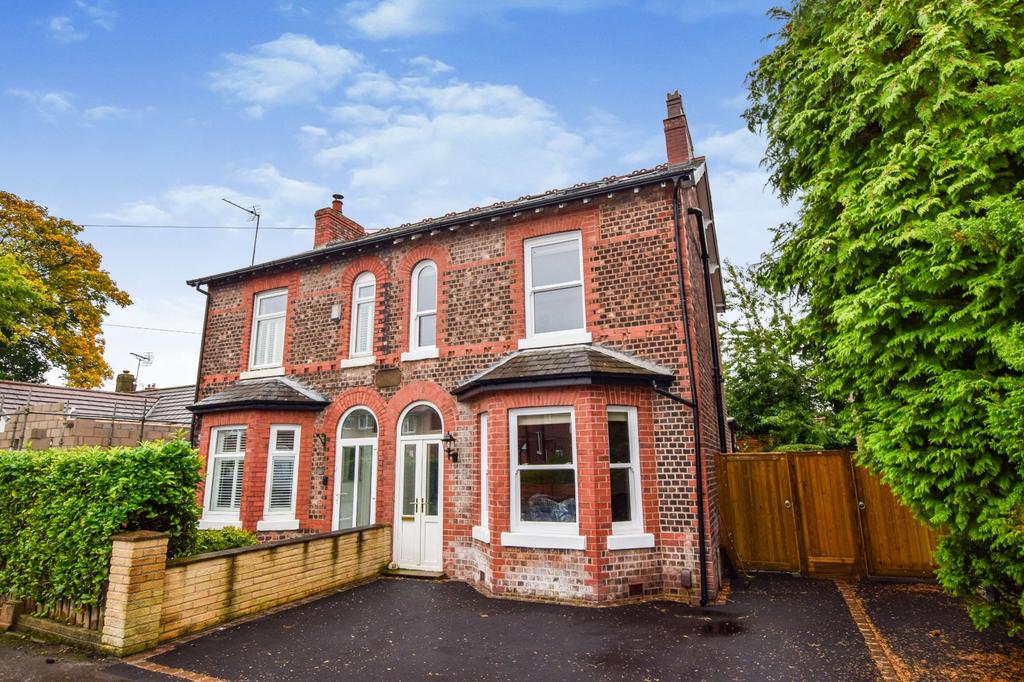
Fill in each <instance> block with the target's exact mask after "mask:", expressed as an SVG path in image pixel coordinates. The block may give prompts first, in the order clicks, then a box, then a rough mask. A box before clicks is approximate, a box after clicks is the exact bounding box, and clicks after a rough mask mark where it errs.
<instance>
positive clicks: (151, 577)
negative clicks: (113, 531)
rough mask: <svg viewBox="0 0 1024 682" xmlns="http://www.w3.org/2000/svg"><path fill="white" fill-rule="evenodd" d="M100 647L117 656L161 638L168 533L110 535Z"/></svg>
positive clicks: (133, 651) (142, 648)
mask: <svg viewBox="0 0 1024 682" xmlns="http://www.w3.org/2000/svg"><path fill="white" fill-rule="evenodd" d="M111 539H112V540H113V543H114V548H113V552H112V553H111V555H110V581H109V584H108V587H107V603H106V610H105V613H104V616H103V639H102V643H103V646H104V647H106V648H107V649H109V650H110V651H111V652H112V653H114V654H116V655H117V656H126V655H128V654H132V653H135V652H137V651H143V650H145V649H150V648H152V647H154V646H156V645H157V642H158V641H159V639H160V611H161V607H162V606H163V600H164V567H165V565H166V563H167V539H168V538H167V534H166V533H157V532H156V531H151V530H136V531H131V532H128V533H120V534H118V535H115V536H113V538H111Z"/></svg>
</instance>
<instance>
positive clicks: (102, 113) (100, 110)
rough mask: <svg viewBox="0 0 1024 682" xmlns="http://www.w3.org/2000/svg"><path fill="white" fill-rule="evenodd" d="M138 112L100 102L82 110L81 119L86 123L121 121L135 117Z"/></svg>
mask: <svg viewBox="0 0 1024 682" xmlns="http://www.w3.org/2000/svg"><path fill="white" fill-rule="evenodd" d="M137 116H138V112H136V111H132V110H131V109H126V108H124V107H115V106H112V105H109V104H100V105H98V106H95V107H89V108H88V109H86V110H85V111H83V112H82V120H83V121H84V122H86V123H100V122H102V121H123V120H124V119H127V118H135V117H137Z"/></svg>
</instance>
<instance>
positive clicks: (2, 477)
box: [0, 441, 200, 605]
mask: <svg viewBox="0 0 1024 682" xmlns="http://www.w3.org/2000/svg"><path fill="white" fill-rule="evenodd" d="M199 481H200V474H199V458H198V456H197V455H196V452H195V450H193V449H192V448H191V447H190V446H189V444H188V443H186V442H184V441H169V442H166V443H143V444H141V445H139V446H138V447H135V448H110V449H100V448H93V447H82V448H74V449H70V450H43V451H39V452H35V451H31V450H19V451H0V490H2V491H3V494H2V495H0V594H4V593H9V594H14V595H17V596H19V597H32V598H34V599H36V600H37V601H39V602H42V603H44V604H50V603H53V602H54V601H56V600H58V599H62V598H67V599H73V600H74V601H76V602H77V603H79V604H82V605H85V604H95V603H97V602H98V600H99V599H100V597H101V596H102V594H103V587H104V582H105V581H106V579H107V575H108V572H109V564H110V549H111V542H110V536H111V535H114V534H115V533H120V532H122V531H127V530H158V531H165V532H167V533H169V534H170V536H171V537H170V552H171V553H174V552H177V551H181V549H182V548H187V547H189V546H191V544H192V533H193V532H194V528H195V524H196V520H197V519H198V518H199V511H200V510H199V508H198V507H197V506H196V503H195V492H196V485H197V484H198V482H199Z"/></svg>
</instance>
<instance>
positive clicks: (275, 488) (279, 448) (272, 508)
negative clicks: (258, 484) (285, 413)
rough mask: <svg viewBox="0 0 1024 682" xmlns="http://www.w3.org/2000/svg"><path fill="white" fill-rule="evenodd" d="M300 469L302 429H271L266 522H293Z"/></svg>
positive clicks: (283, 427) (285, 427)
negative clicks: (284, 519) (278, 519)
mask: <svg viewBox="0 0 1024 682" xmlns="http://www.w3.org/2000/svg"><path fill="white" fill-rule="evenodd" d="M298 465H299V427H298V426H271V427H270V452H269V460H268V462H267V493H266V494H267V500H266V507H265V510H264V517H265V518H266V517H287V518H294V516H295V485H296V482H297V479H298V476H297V475H296V471H297V469H298Z"/></svg>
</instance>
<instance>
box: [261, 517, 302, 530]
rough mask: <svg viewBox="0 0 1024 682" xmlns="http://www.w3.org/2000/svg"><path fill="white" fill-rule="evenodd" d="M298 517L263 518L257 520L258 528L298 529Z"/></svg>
mask: <svg viewBox="0 0 1024 682" xmlns="http://www.w3.org/2000/svg"><path fill="white" fill-rule="evenodd" d="M298 529H299V520H298V519H262V520H260V521H257V522H256V530H298Z"/></svg>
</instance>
